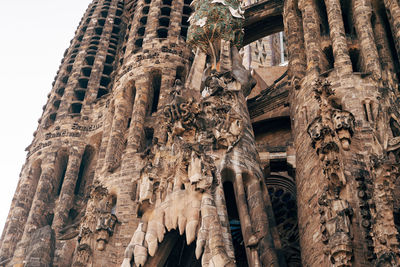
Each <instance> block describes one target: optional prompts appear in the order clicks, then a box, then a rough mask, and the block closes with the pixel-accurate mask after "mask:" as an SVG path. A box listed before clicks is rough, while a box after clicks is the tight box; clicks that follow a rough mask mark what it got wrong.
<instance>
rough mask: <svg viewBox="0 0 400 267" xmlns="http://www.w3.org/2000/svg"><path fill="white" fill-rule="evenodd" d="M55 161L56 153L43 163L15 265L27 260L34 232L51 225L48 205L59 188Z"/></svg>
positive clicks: (14, 259) (18, 246)
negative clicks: (29, 243) (28, 246)
mask: <svg viewBox="0 0 400 267" xmlns="http://www.w3.org/2000/svg"><path fill="white" fill-rule="evenodd" d="M55 160H56V153H53V154H49V155H48V157H47V158H46V159H45V160H44V161H43V163H42V174H41V176H40V179H39V183H38V186H37V189H36V193H35V197H34V199H33V203H32V207H31V210H30V212H29V216H28V220H27V222H26V224H25V228H24V233H23V235H22V238H21V241H20V242H19V243H18V245H17V249H16V250H15V252H14V258H13V260H12V263H14V264H21V263H22V261H23V260H24V259H25V255H26V251H25V249H26V246H27V242H29V240H30V236H31V235H32V234H33V232H35V231H36V230H37V229H39V228H41V227H43V226H46V225H48V224H49V221H48V219H49V218H48V216H49V215H50V210H49V206H48V204H49V203H50V200H51V199H52V197H53V195H54V191H55V190H56V188H57V185H56V184H55V183H56V182H57V181H55V179H54V173H55V171H54V164H55ZM17 266H19V265H17Z"/></svg>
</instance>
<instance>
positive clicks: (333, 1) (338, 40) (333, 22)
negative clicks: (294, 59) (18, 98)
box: [325, 0, 352, 74]
mask: <svg viewBox="0 0 400 267" xmlns="http://www.w3.org/2000/svg"><path fill="white" fill-rule="evenodd" d="M325 5H326V12H327V14H328V22H329V28H330V37H331V40H332V50H333V55H334V57H335V68H336V69H337V70H339V73H341V74H349V73H352V66H351V60H350V56H349V49H348V48H347V41H346V34H345V30H344V24H343V19H342V10H341V8H340V1H339V0H325Z"/></svg>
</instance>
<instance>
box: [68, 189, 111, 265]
mask: <svg viewBox="0 0 400 267" xmlns="http://www.w3.org/2000/svg"><path fill="white" fill-rule="evenodd" d="M113 205H115V198H114V197H113V196H112V195H110V194H109V193H108V190H107V188H106V187H104V186H102V185H95V186H94V188H93V190H92V191H91V193H90V199H89V202H88V207H87V209H86V214H85V216H84V217H83V219H82V222H81V225H80V232H79V237H78V242H79V245H78V247H77V249H76V253H75V255H74V260H73V265H72V266H88V265H90V264H91V263H92V261H93V259H92V255H93V251H94V250H99V251H102V250H104V249H105V246H106V244H107V243H108V240H109V238H110V236H111V235H112V234H113V232H114V227H115V225H116V222H117V217H116V216H115V214H112V213H113Z"/></svg>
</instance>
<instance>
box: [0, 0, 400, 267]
mask: <svg viewBox="0 0 400 267" xmlns="http://www.w3.org/2000/svg"><path fill="white" fill-rule="evenodd" d="M248 4H250V5H248ZM246 5H247V6H246ZM194 9H196V10H195V11H196V13H195V15H193V16H192V17H190V15H191V13H192V12H193V11H194ZM189 18H190V19H189ZM228 22H231V23H228ZM190 24H192V28H191V29H190V30H188V28H189V27H190ZM281 29H284V34H285V41H286V43H285V47H286V52H287V56H286V54H285V53H280V52H284V50H283V49H282V46H283V37H282V35H280V34H278V35H274V36H272V37H269V38H267V39H263V40H262V41H260V42H257V43H253V44H252V45H250V46H248V47H247V48H245V51H244V58H245V60H244V64H245V65H246V67H249V66H259V65H260V64H261V63H262V62H261V61H262V60H267V59H270V62H274V63H276V64H278V63H284V60H285V58H287V59H288V66H287V67H284V66H281V67H279V68H280V70H279V71H276V70H272V71H271V69H269V68H264V67H261V68H259V69H258V70H256V71H251V70H247V69H246V68H245V67H244V66H243V65H242V58H241V56H240V54H239V51H238V49H239V48H240V47H241V46H242V45H243V43H242V42H241V40H242V37H243V38H244V43H245V44H247V43H248V42H250V41H252V40H256V39H259V38H262V37H264V36H265V35H266V34H269V33H271V34H272V33H275V32H277V31H279V30H281ZM242 30H244V32H243V31H242ZM188 31H189V32H190V45H191V46H190V47H189V44H187V43H186V41H185V40H186V36H187V33H188ZM278 38H279V40H278ZM265 42H270V46H268V47H269V48H267V49H266V46H265V44H266V43H265ZM278 44H279V49H277V47H278ZM199 45H201V49H200V47H199ZM278 51H279V52H278ZM399 55H400V5H399V3H398V1H396V0H383V1H372V0H349V1H339V0H321V1H311V0H286V1H280V0H265V1H261V2H257V3H252V1H248V2H246V3H243V2H241V3H240V2H239V1H236V0H212V1H211V0H210V1H208V0H207V1H204V0H196V1H193V3H192V1H190V0H173V1H170V0H151V1H150V0H125V1H122V0H95V1H93V2H92V3H91V4H90V5H89V7H88V10H87V11H86V13H85V15H84V17H83V19H82V21H81V22H80V24H79V27H78V29H77V32H76V36H75V38H74V39H73V40H72V41H71V46H70V47H69V48H68V49H67V50H66V52H65V55H64V59H63V61H62V64H61V66H60V70H59V71H58V73H57V76H56V77H55V81H54V83H53V89H52V91H51V92H50V94H49V97H48V98H49V99H48V102H47V104H46V105H45V106H44V108H43V110H44V112H43V116H42V118H41V119H40V120H39V125H38V129H37V131H36V132H35V133H34V140H33V141H32V144H31V145H30V146H29V147H28V148H27V152H28V155H27V160H26V163H25V165H24V166H23V169H22V172H21V177H20V181H19V184H18V188H17V191H16V194H15V197H14V199H13V201H12V205H11V208H10V213H9V216H8V219H7V223H6V226H5V228H4V232H3V234H2V237H1V242H0V266H7V267H9V266H59V267H62V266H123V267H129V266H210V267H211V266H218V267H219V266H360V267H364V266H399V265H400V263H399V255H400V254H399V253H400V249H399V229H400V219H399V214H400V201H399V199H400V182H399V179H398V176H399V169H400V166H399V163H400V112H399V110H400V101H399V86H398V73H399V66H400V62H399V57H400V56H399ZM252 57H253V58H252ZM278 59H280V60H278ZM265 77H267V79H266V78H265ZM255 80H257V81H258V85H257V87H256V90H255V91H253V93H251V90H252V88H253V87H254V85H255V84H254V82H255ZM247 98H248V99H247Z"/></svg>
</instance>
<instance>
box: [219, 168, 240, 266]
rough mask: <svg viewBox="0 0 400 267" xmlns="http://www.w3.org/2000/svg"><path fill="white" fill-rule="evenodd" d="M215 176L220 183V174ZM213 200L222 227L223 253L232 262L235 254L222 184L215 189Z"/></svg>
mask: <svg viewBox="0 0 400 267" xmlns="http://www.w3.org/2000/svg"><path fill="white" fill-rule="evenodd" d="M216 175H217V176H218V177H217V179H218V180H220V181H221V176H220V173H216ZM214 200H215V206H216V208H217V213H218V216H219V221H220V223H221V226H222V227H221V232H222V236H223V238H224V244H225V251H226V252H227V255H228V257H229V258H231V259H232V260H234V259H235V252H234V247H233V241H232V235H231V233H230V229H229V217H228V210H227V207H226V201H225V196H224V188H223V185H222V183H220V184H219V185H218V186H217V187H216V188H215V195H214Z"/></svg>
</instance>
